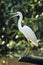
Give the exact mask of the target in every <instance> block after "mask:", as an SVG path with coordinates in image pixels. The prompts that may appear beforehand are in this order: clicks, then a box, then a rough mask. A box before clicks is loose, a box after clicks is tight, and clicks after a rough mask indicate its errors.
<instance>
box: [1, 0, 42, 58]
mask: <svg viewBox="0 0 43 65" xmlns="http://www.w3.org/2000/svg"><path fill="white" fill-rule="evenodd" d="M17 11H21V12H22V14H23V20H22V25H27V26H30V27H31V29H33V31H34V32H35V34H36V36H37V38H38V39H40V40H41V43H42V46H43V42H42V41H43V0H0V57H1V56H3V55H4V56H5V55H7V56H9V55H10V56H11V57H12V55H13V56H15V57H19V56H21V55H22V54H23V52H24V50H26V49H27V48H28V44H27V40H26V39H25V37H24V35H23V34H22V33H21V32H20V31H19V30H18V17H15V18H13V19H9V17H11V16H10V13H12V12H17Z"/></svg>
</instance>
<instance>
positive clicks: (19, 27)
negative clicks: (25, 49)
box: [18, 15, 23, 31]
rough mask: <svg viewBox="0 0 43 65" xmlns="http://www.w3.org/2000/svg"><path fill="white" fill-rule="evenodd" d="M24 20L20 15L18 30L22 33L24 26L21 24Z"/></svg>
mask: <svg viewBox="0 0 43 65" xmlns="http://www.w3.org/2000/svg"><path fill="white" fill-rule="evenodd" d="M22 19H23V16H22V15H20V16H19V20H18V29H19V30H20V31H22V24H21V22H22Z"/></svg>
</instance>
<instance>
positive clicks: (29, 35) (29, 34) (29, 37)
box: [16, 12, 38, 46]
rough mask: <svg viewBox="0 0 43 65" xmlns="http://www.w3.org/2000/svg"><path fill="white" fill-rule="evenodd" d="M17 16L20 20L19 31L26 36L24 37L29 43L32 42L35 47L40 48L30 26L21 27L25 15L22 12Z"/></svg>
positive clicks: (17, 13)
mask: <svg viewBox="0 0 43 65" xmlns="http://www.w3.org/2000/svg"><path fill="white" fill-rule="evenodd" d="M16 16H19V17H20V18H19V20H18V29H19V30H20V31H21V32H22V33H23V34H24V36H25V37H26V39H27V40H28V41H31V42H32V43H33V44H34V45H35V46H38V43H37V37H36V35H35V33H34V31H33V30H32V29H31V28H30V27H29V26H26V25H25V26H23V27H22V25H21V21H22V18H23V15H22V13H21V12H16Z"/></svg>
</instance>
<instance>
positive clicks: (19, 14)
mask: <svg viewBox="0 0 43 65" xmlns="http://www.w3.org/2000/svg"><path fill="white" fill-rule="evenodd" d="M10 14H11V15H13V16H11V17H10V18H13V17H16V16H22V13H21V12H19V11H18V12H16V13H10Z"/></svg>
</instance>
